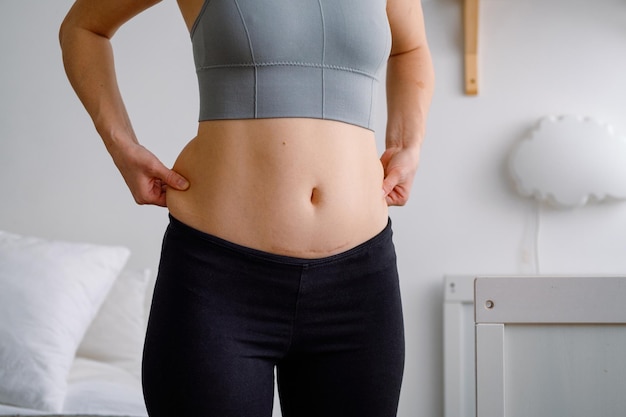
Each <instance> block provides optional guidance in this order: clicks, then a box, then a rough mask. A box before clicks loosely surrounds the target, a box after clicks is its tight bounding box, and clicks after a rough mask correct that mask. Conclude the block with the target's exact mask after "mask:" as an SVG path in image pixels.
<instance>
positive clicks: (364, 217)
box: [167, 0, 388, 258]
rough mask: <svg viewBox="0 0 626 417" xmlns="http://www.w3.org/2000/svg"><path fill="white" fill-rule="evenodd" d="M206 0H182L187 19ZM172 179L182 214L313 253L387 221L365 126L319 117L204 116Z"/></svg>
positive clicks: (193, 222)
mask: <svg viewBox="0 0 626 417" xmlns="http://www.w3.org/2000/svg"><path fill="white" fill-rule="evenodd" d="M202 3H203V2H202V0H190V1H187V0H179V5H180V8H181V11H182V12H183V17H184V18H185V21H186V22H187V25H188V27H189V28H191V26H192V24H193V22H194V21H195V17H196V16H197V15H198V13H199V11H200V8H201V7H202ZM174 170H175V171H177V172H179V173H180V174H182V175H183V176H185V177H186V178H187V179H188V180H189V181H190V183H191V186H190V188H189V189H188V190H187V191H184V192H180V191H175V190H173V189H169V190H168V193H167V205H168V208H169V210H170V212H171V214H172V215H173V216H174V217H176V218H177V219H178V220H180V221H182V222H184V223H186V224H188V225H190V226H192V227H194V228H196V229H198V230H201V231H204V232H206V233H210V234H213V235H215V236H218V237H221V238H223V239H226V240H229V241H231V242H234V243H237V244H240V245H243V246H247V247H251V248H255V249H259V250H263V251H266V252H272V253H278V254H282V255H289V256H296V257H303V258H319V257H324V256H328V255H332V254H336V253H340V252H343V251H345V250H348V249H350V248H351V247H354V246H356V245H358V244H360V243H362V242H364V241H366V240H367V239H369V238H371V237H373V236H374V235H376V234H377V233H378V232H380V231H381V230H382V229H383V228H384V227H385V225H386V223H387V216H388V212H387V205H386V203H385V200H384V197H383V191H382V181H383V169H382V165H381V163H380V160H379V158H378V152H377V149H376V142H375V138H374V134H373V132H372V131H371V130H368V129H366V128H363V127H359V126H356V125H353V124H349V123H345V122H337V121H330V120H322V119H318V118H264V119H244V120H211V121H203V122H200V125H199V128H198V135H197V136H196V137H195V138H194V139H193V140H191V142H190V143H189V144H188V145H187V146H186V147H185V148H184V150H183V151H182V152H181V154H180V156H179V157H178V159H177V161H176V163H175V165H174Z"/></svg>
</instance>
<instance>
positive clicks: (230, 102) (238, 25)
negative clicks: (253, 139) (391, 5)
mask: <svg viewBox="0 0 626 417" xmlns="http://www.w3.org/2000/svg"><path fill="white" fill-rule="evenodd" d="M385 7H386V0H205V3H204V5H203V7H202V10H201V12H200V15H199V16H198V18H197V19H196V22H195V23H194V25H193V27H192V30H191V39H192V46H193V54H194V60H195V64H196V70H197V74H198V82H199V87H200V121H203V120H217V119H255V118H269V117H311V118H319V119H330V120H339V121H343V122H347V123H350V124H354V125H358V126H362V127H365V128H368V129H371V126H372V109H373V106H374V98H375V96H376V94H375V90H376V87H377V84H378V78H377V77H378V75H379V73H380V71H381V68H382V67H383V65H384V63H385V61H386V58H387V57H388V55H389V48H390V45H391V36H390V31H389V23H388V21H387V14H386V11H385Z"/></svg>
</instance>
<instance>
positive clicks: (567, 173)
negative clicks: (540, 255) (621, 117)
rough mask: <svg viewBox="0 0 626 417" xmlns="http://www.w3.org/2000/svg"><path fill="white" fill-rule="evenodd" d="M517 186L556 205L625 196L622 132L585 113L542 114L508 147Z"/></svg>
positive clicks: (625, 159)
mask: <svg viewBox="0 0 626 417" xmlns="http://www.w3.org/2000/svg"><path fill="white" fill-rule="evenodd" d="M509 169H510V172H511V175H512V177H513V180H514V182H515V185H516V187H517V190H518V191H519V192H520V194H522V195H524V196H529V197H530V196H532V197H535V198H536V199H538V200H540V201H547V202H549V203H551V204H554V205H556V206H560V207H576V206H582V205H585V204H586V203H587V202H589V201H602V200H606V199H611V200H614V199H619V200H623V199H626V138H625V137H620V136H618V135H616V134H615V133H614V131H613V128H612V127H611V126H609V125H607V124H604V123H600V122H598V121H596V120H594V119H592V118H589V117H576V116H560V117H546V118H544V119H542V120H541V121H540V122H539V124H538V125H537V127H536V128H535V129H534V130H533V131H532V132H531V134H530V135H529V136H528V137H526V138H524V139H523V140H522V141H520V143H518V144H517V146H515V148H514V149H513V151H512V153H511V155H510V159H509Z"/></svg>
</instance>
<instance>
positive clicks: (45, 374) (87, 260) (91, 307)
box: [0, 231, 153, 417]
mask: <svg viewBox="0 0 626 417" xmlns="http://www.w3.org/2000/svg"><path fill="white" fill-rule="evenodd" d="M129 257H130V251H129V250H128V249H127V248H125V247H121V246H106V245H96V244H91V243H78V242H66V241H57V240H46V239H42V238H38V237H28V236H21V235H18V234H15V233H10V232H4V231H0V416H30V415H39V416H69V415H71V416H128V417H142V416H147V413H146V409H145V405H144V403H143V396H142V391H141V382H140V363H141V350H142V347H143V338H144V334H145V325H146V318H147V310H148V308H147V307H148V303H149V299H150V293H151V289H152V286H153V280H152V274H151V273H150V271H149V270H132V269H129V268H127V267H126V264H127V261H128V258H129Z"/></svg>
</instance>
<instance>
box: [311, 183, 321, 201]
mask: <svg viewBox="0 0 626 417" xmlns="http://www.w3.org/2000/svg"><path fill="white" fill-rule="evenodd" d="M320 201H321V199H320V190H319V189H318V188H317V187H313V189H312V190H311V204H313V205H314V206H316V205H318V204H319V203H320Z"/></svg>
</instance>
